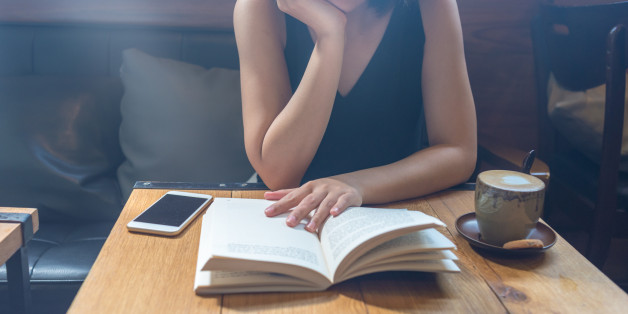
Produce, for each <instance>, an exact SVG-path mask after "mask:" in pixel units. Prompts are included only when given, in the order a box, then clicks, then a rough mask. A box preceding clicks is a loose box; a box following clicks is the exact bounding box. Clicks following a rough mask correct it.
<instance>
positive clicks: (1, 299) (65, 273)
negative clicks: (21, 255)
mask: <svg viewBox="0 0 628 314" xmlns="http://www.w3.org/2000/svg"><path fill="white" fill-rule="evenodd" d="M112 227H113V223H112V222H97V223H84V224H76V223H55V222H53V223H42V224H41V228H40V230H39V231H38V232H37V233H36V234H35V236H34V237H33V239H32V240H31V241H30V243H29V244H28V247H27V253H28V264H29V272H30V274H31V285H32V290H33V304H34V305H35V312H40V313H54V312H63V311H65V310H66V309H67V307H68V306H69V305H70V304H71V302H72V299H73V295H74V294H76V292H77V291H78V289H79V287H80V286H81V283H83V281H84V280H85V277H86V276H87V273H88V272H89V270H90V268H91V266H92V264H93V263H94V261H95V260H96V257H97V256H98V253H99V252H100V249H101V248H102V246H103V244H104V243H105V240H107V236H108V235H109V232H110V231H111V228H112ZM6 275H7V274H6V266H4V265H3V266H2V267H0V303H1V304H7V303H8V300H6V297H7V293H6V290H7V283H6V278H7V276H6ZM53 296H54V298H53ZM0 308H1V307H0ZM5 310H6V309H5ZM0 312H2V309H0Z"/></svg>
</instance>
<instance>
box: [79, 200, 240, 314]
mask: <svg viewBox="0 0 628 314" xmlns="http://www.w3.org/2000/svg"><path fill="white" fill-rule="evenodd" d="M166 192H167V190H138V189H136V190H134V191H133V193H132V194H131V196H130V197H129V200H128V202H127V204H126V206H125V207H124V209H123V211H122V214H121V215H120V217H119V218H118V221H117V222H116V224H115V226H114V227H113V229H112V230H111V234H110V235H109V237H108V238H107V241H106V242H105V244H104V246H103V248H102V250H101V252H100V254H99V255H98V258H97V259H96V262H95V263H94V266H93V267H92V270H91V271H90V273H89V275H88V277H87V279H86V280H85V282H84V283H83V285H82V286H81V289H80V290H79V292H78V294H77V296H76V298H75V300H74V302H73V304H72V306H71V307H70V309H69V312H70V313H178V312H182V311H183V310H182V309H186V310H185V311H184V312H186V313H195V312H208V311H211V310H212V309H213V310H216V311H217V310H218V309H220V304H221V296H210V297H199V296H196V294H194V275H195V270H196V258H197V251H198V242H199V236H198V235H199V233H200V228H201V223H200V222H201V220H200V219H198V218H197V219H195V220H194V221H193V222H192V223H191V224H190V225H189V226H188V227H187V228H186V230H184V231H183V232H182V233H181V234H179V235H177V236H175V237H165V236H155V235H147V234H140V233H130V232H129V231H128V230H127V228H126V225H127V223H129V221H131V220H132V219H133V218H135V217H136V216H137V215H138V214H140V213H141V212H142V211H143V210H144V209H146V208H147V207H148V206H150V205H151V204H152V203H154V202H155V201H156V200H157V199H159V197H161V196H162V195H163V194H165V193H166ZM186 192H194V193H202V194H210V195H213V196H214V197H230V196H231V191H210V190H204V191H197V190H186Z"/></svg>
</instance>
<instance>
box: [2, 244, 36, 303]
mask: <svg viewBox="0 0 628 314" xmlns="http://www.w3.org/2000/svg"><path fill="white" fill-rule="evenodd" d="M6 266H7V283H8V286H9V303H10V304H11V308H12V309H13V310H15V313H32V302H31V284H30V275H29V270H28V256H27V255H26V247H24V246H23V247H21V248H20V249H19V250H17V252H15V254H13V256H11V258H9V260H8V261H7V262H6Z"/></svg>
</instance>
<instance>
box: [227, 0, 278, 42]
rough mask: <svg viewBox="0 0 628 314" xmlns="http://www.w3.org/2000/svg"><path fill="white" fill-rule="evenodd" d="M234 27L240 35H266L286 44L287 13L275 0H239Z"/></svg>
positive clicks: (235, 10)
mask: <svg viewBox="0 0 628 314" xmlns="http://www.w3.org/2000/svg"><path fill="white" fill-rule="evenodd" d="M233 27H234V31H235V32H236V36H238V35H243V36H246V35H250V36H254V37H256V36H258V35H259V34H260V33H264V34H265V35H266V36H271V37H273V38H276V39H279V40H280V41H281V42H282V44H283V45H284V46H285V42H286V38H285V37H286V22H285V14H284V13H283V12H281V11H280V10H279V8H278V7H277V1H275V0H238V1H237V2H236V5H235V8H234V13H233Z"/></svg>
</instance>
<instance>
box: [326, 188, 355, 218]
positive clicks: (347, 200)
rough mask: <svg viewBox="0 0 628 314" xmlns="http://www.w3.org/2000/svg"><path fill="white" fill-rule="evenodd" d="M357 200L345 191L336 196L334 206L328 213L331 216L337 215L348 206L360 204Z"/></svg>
mask: <svg viewBox="0 0 628 314" xmlns="http://www.w3.org/2000/svg"><path fill="white" fill-rule="evenodd" d="M360 205H361V204H359V200H358V199H356V198H355V197H354V196H353V195H351V194H348V193H345V194H343V195H341V196H340V197H339V198H338V201H337V202H336V204H334V207H332V209H331V210H330V211H329V214H330V215H332V216H334V217H335V216H338V215H340V213H342V212H343V211H344V210H345V209H347V207H349V206H360Z"/></svg>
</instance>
